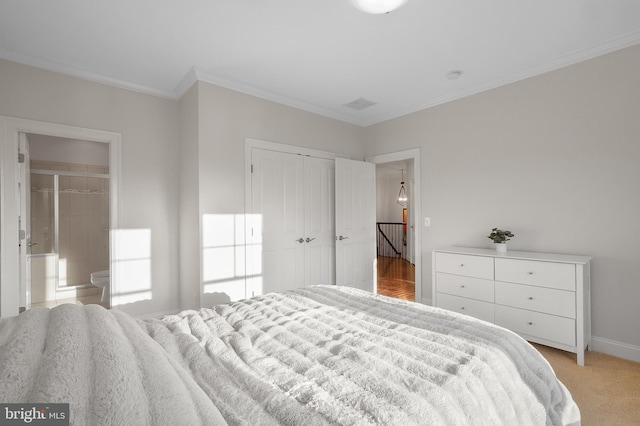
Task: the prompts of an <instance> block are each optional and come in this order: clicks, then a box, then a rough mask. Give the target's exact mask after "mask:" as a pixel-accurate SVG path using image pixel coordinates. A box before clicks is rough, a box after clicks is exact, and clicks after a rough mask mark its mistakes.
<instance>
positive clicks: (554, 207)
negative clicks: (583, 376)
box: [365, 46, 640, 346]
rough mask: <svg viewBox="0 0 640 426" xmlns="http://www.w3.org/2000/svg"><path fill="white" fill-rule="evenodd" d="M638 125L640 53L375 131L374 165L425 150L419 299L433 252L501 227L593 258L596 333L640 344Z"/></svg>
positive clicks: (481, 238)
mask: <svg viewBox="0 0 640 426" xmlns="http://www.w3.org/2000/svg"><path fill="white" fill-rule="evenodd" d="M639 117H640V46H636V47H632V48H628V49H625V50H622V51H619V52H616V53H612V54H609V55H606V56H602V57H600V58H596V59H593V60H590V61H587V62H583V63H580V64H577V65H574V66H571V67H567V68H564V69H560V70H557V71H554V72H550V73H547V74H544V75H541V76H538V77H535V78H531V79H527V80H524V81H521V82H518V83H514V84H510V85H508V86H504V87H501V88H498V89H494V90H491V91H487V92H484V93H481V94H477V95H474V96H470V97H468V98H464V99H461V100H458V101H454V102H450V103H447V104H444V105H441V106H438V107H434V108H430V109H427V110H424V111H420V112H417V113H414V114H411V115H407V116H404V117H401V118H398V119H394V120H391V121H388V122H385V123H381V124H378V125H375V126H371V127H369V128H367V129H366V130H365V131H366V134H367V139H369V140H370V142H371V143H370V145H369V147H368V150H367V155H375V154H379V153H385V152H389V151H397V150H402V149H408V148H415V147H420V148H421V152H422V159H421V160H422V182H421V183H422V213H423V216H426V217H431V220H432V226H431V227H430V228H425V227H422V242H423V253H422V262H423V266H424V271H425V273H424V274H423V283H422V285H423V295H425V297H426V296H427V295H430V294H431V257H430V255H431V253H430V250H431V249H433V248H435V247H439V246H445V245H461V246H481V247H490V241H489V240H488V239H487V238H486V235H488V234H489V231H490V229H491V228H493V227H501V228H502V227H504V228H507V229H510V230H512V231H513V232H514V233H515V235H516V237H515V238H514V239H513V240H512V241H511V242H510V247H511V248H512V249H518V250H530V251H546V252H554V253H573V254H583V255H590V256H593V264H592V268H591V272H592V299H593V302H592V308H593V311H592V312H593V334H594V335H595V336H597V337H599V338H604V339H609V340H613V341H617V342H623V343H626V344H628V345H635V346H640V333H638V331H637V327H636V325H637V324H640V309H638V301H640V268H638V252H637V246H638V237H639V236H640V219H639V218H640V119H639ZM419 222H421V221H419ZM600 343H602V342H600Z"/></svg>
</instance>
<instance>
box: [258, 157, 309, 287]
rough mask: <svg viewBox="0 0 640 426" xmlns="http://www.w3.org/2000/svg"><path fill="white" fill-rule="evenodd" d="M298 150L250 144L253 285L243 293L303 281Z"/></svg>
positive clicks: (300, 159)
mask: <svg viewBox="0 0 640 426" xmlns="http://www.w3.org/2000/svg"><path fill="white" fill-rule="evenodd" d="M303 158H304V157H302V156H300V155H294V154H287V153H282V152H275V151H268V150H263V149H257V148H254V149H253V150H252V158H251V163H252V167H253V172H252V174H251V204H252V206H251V213H252V222H253V229H252V230H251V232H252V233H253V237H252V241H253V251H254V253H255V255H253V256H250V258H251V259H252V260H251V262H252V265H251V266H252V267H251V270H252V275H253V278H252V280H251V281H252V283H253V284H252V285H251V288H248V289H247V290H249V291H248V294H247V296H249V297H250V296H252V295H258V294H265V293H269V292H274V291H285V290H289V289H292V288H296V287H300V286H302V285H303V283H304V278H305V277H304V250H305V244H306V242H305V238H306V236H305V234H304V173H303V171H304V164H303Z"/></svg>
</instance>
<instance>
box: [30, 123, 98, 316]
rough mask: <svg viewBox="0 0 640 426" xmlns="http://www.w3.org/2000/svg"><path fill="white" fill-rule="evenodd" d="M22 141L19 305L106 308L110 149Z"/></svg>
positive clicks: (58, 140) (52, 139)
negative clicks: (22, 270) (23, 269)
mask: <svg viewBox="0 0 640 426" xmlns="http://www.w3.org/2000/svg"><path fill="white" fill-rule="evenodd" d="M21 143H23V144H24V148H23V152H24V153H26V154H27V155H26V158H24V159H22V161H24V162H25V163H27V162H28V164H24V168H25V170H26V172H25V173H28V178H26V179H24V181H25V182H28V184H27V185H26V186H27V188H25V189H26V191H27V193H28V195H27V200H26V202H27V208H26V209H25V212H24V213H25V215H27V214H28V216H29V219H28V220H29V223H28V226H25V228H26V229H28V235H26V239H25V240H24V244H25V245H26V246H27V247H25V250H23V251H24V254H25V256H24V257H25V263H26V265H25V267H26V274H25V276H24V277H21V278H24V279H25V280H26V281H28V282H25V283H24V284H22V287H23V289H24V292H25V294H24V296H22V295H21V296H22V297H24V299H26V300H24V302H25V303H24V304H22V303H21V306H24V307H25V308H26V307H28V306H29V305H30V306H31V307H53V306H56V305H59V304H63V303H75V304H100V305H102V306H104V307H106V308H110V297H109V296H110V294H109V265H110V242H109V240H110V238H109V228H110V174H109V171H110V167H109V144H107V143H104V142H95V141H88V140H79V139H72V138H63V137H56V136H48V135H41V134H34V133H25V134H24V137H23V142H21ZM23 220H26V218H25V219H23ZM25 225H27V224H25ZM22 297H21V299H22Z"/></svg>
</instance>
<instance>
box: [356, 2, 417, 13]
mask: <svg viewBox="0 0 640 426" xmlns="http://www.w3.org/2000/svg"><path fill="white" fill-rule="evenodd" d="M352 1H353V4H354V5H355V6H356V7H357V8H358V9H360V10H361V11H363V12H366V13H372V14H374V15H381V14H383V13H389V12H391V11H393V10H396V9H397V8H399V7H400V6H402V5H403V4H404V3H406V1H407V0H352Z"/></svg>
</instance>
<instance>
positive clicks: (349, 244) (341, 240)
mask: <svg viewBox="0 0 640 426" xmlns="http://www.w3.org/2000/svg"><path fill="white" fill-rule="evenodd" d="M375 176H376V169H375V165H374V164H373V163H365V162H362V161H352V160H346V159H343V158H337V159H336V284H338V285H345V286H351V287H356V288H360V289H362V290H367V291H371V292H374V291H375V290H376V289H375V288H374V279H373V271H374V266H373V265H374V262H375V260H376V233H375V223H376V178H375Z"/></svg>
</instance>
